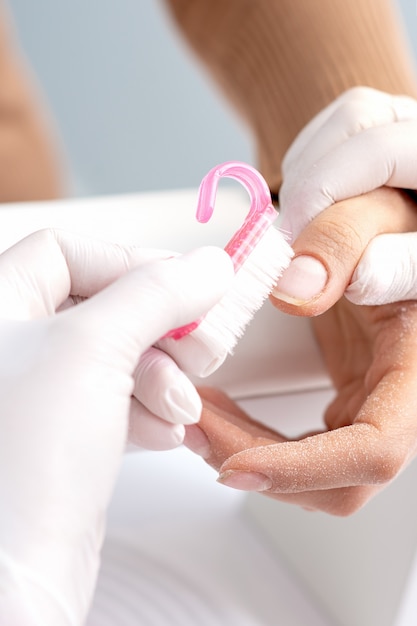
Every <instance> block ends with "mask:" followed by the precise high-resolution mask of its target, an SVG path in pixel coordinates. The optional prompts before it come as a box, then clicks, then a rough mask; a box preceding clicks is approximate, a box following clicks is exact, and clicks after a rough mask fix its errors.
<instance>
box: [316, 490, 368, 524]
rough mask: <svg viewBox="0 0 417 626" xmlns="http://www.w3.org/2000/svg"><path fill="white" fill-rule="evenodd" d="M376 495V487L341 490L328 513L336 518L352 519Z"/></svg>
mask: <svg viewBox="0 0 417 626" xmlns="http://www.w3.org/2000/svg"><path fill="white" fill-rule="evenodd" d="M374 493H375V488H374V487H346V488H344V489H339V490H338V493H337V496H336V497H335V498H333V499H332V502H331V506H330V507H329V509H328V511H327V512H328V513H330V514H331V515H334V516H336V517H351V516H352V515H354V514H355V513H357V512H358V511H359V510H360V509H361V508H362V507H363V506H364V505H365V504H366V503H367V502H368V501H369V499H370V498H371V497H372V495H373V494H374Z"/></svg>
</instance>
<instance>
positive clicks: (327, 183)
mask: <svg viewBox="0 0 417 626" xmlns="http://www.w3.org/2000/svg"><path fill="white" fill-rule="evenodd" d="M384 185H386V186H390V187H398V188H404V189H417V102H416V101H415V100H414V99H412V98H409V97H407V96H392V95H389V94H386V93H383V92H379V91H376V90H374V89H370V88H366V87H357V88H353V89H350V90H348V91H347V92H345V93H344V94H343V95H341V96H340V97H339V98H337V99H336V100H335V101H334V102H333V103H332V104H330V105H329V106H328V107H326V108H325V109H324V110H323V111H322V112H321V113H319V114H318V115H317V116H316V117H315V118H313V120H312V121H311V122H310V123H309V124H308V125H307V126H306V127H305V128H304V129H303V130H302V131H301V133H300V134H299V135H298V137H297V138H296V139H295V141H294V142H293V144H292V145H291V147H290V149H289V150H288V152H287V154H286V156H285V158H284V161H283V184H282V187H281V191H280V207H281V211H282V215H283V218H282V222H281V227H282V229H283V230H286V231H288V232H289V233H290V234H291V236H292V239H293V240H294V239H295V238H296V237H297V236H298V235H299V234H300V233H301V231H302V230H303V229H304V228H305V227H306V226H307V225H308V224H309V223H310V222H311V220H313V219H314V218H315V217H316V216H317V215H319V213H321V212H322V211H323V210H325V209H326V208H328V207H330V206H331V205H332V204H334V203H335V202H338V201H340V200H345V199H347V198H352V197H354V196H359V195H360V194H363V193H366V192H368V191H372V190H374V189H377V188H379V187H382V186H384ZM416 275H417V235H416V234H414V233H410V234H408V233H407V234H387V235H379V236H377V237H375V238H374V239H373V241H372V242H371V244H370V245H369V246H368V248H367V250H366V252H365V254H364V255H363V257H362V259H361V261H360V263H359V265H358V267H357V270H356V272H355V274H354V275H353V278H352V281H351V284H350V285H349V287H348V289H347V291H346V296H347V297H348V298H349V299H350V300H351V301H353V302H355V303H356V304H383V303H387V302H394V301H397V300H403V299H408V298H416V297H417V281H416Z"/></svg>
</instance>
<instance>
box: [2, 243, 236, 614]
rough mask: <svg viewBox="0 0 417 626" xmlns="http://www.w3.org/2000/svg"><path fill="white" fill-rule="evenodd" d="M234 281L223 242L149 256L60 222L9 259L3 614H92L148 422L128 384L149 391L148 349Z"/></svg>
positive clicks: (5, 257)
mask: <svg viewBox="0 0 417 626" xmlns="http://www.w3.org/2000/svg"><path fill="white" fill-rule="evenodd" d="M151 256H152V255H151ZM146 257H147V258H146ZM144 259H145V260H146V262H145V263H144ZM131 268H135V269H131ZM128 270H131V271H128ZM232 278H233V268H232V264H231V261H230V259H229V257H228V256H227V254H226V253H225V252H223V251H222V250H220V249H217V248H203V249H200V250H197V251H195V252H193V253H190V254H187V255H184V256H181V257H178V258H171V259H168V260H159V261H149V255H147V254H144V253H143V252H141V251H140V250H134V249H131V248H129V249H123V248H121V247H120V246H115V245H111V244H105V243H101V242H92V241H90V240H86V239H82V238H78V237H74V236H70V235H68V234H65V233H62V232H60V231H58V232H57V231H41V232H39V233H36V234H34V235H32V236H30V237H28V238H26V239H25V240H23V241H22V242H20V243H18V244H17V245H16V246H14V247H13V248H11V249H10V250H8V251H6V252H5V253H4V254H2V255H1V256H0V406H1V413H0V433H1V436H0V463H1V473H0V507H1V511H0V623H1V624H2V625H3V624H4V625H6V624H7V625H9V624H10V626H11V625H13V626H14V625H16V626H35V625H36V626H64V625H65V626H69V625H71V626H80V625H81V624H82V623H83V620H84V619H85V616H86V612H87V610H88V607H89V604H90V601H91V598H92V594H93V590H94V585H95V580H96V575H97V570H98V567H99V553H100V547H101V543H102V538H103V530H104V523H105V513H106V508H107V506H108V503H109V499H110V497H111V493H112V489H113V485H114V482H115V479H116V475H117V471H118V468H119V464H120V459H121V455H122V454H123V451H124V448H125V443H126V438H127V432H128V423H129V418H130V419H131V420H133V422H134V423H136V422H137V421H138V420H140V419H142V415H141V409H139V408H138V400H137V399H136V398H135V397H134V396H133V395H132V394H133V393H137V394H138V395H139V397H140V399H142V400H144V401H148V400H149V398H150V395H151V394H150V393H148V392H146V393H144V394H143V395H142V391H143V390H142V391H141V389H140V388H141V383H140V381H139V382H138V379H141V375H140V374H138V369H137V365H138V362H139V359H140V356H141V355H143V354H144V353H146V351H147V350H148V349H149V348H150V346H151V345H152V344H153V343H154V342H155V341H156V340H157V339H158V338H159V337H161V336H162V335H163V334H164V333H166V332H167V331H168V330H170V329H171V328H175V327H178V326H181V325H183V324H186V323H189V322H191V321H193V320H194V319H196V318H198V317H199V316H200V315H202V314H204V313H206V312H207V310H208V309H209V308H210V307H211V306H213V305H214V304H215V303H216V302H217V300H218V299H220V298H221V297H222V296H223V294H224V291H225V289H226V288H227V286H228V284H229V282H230V281H231V280H232ZM73 296H75V297H76V298H77V299H84V298H87V299H86V300H85V301H83V302H81V303H80V304H78V305H77V306H72V307H71V306H69V305H70V304H71V299H72V297H73ZM147 358H148V357H147ZM144 369H145V370H146V367H145V368H144ZM135 371H136V374H135ZM155 372H156V376H157V377H158V376H159V371H158V368H156V370H155ZM175 375H176V374H175ZM168 378H169V376H168ZM147 384H149V385H151V384H152V385H153V384H154V383H153V380H151V379H150V378H148V380H147ZM158 384H159V383H158ZM138 385H139V391H138ZM145 386H146V385H145ZM149 401H150V402H151V403H152V401H153V400H149ZM180 403H181V402H180ZM162 404H163V403H162ZM167 404H168V405H169V406H170V402H169V398H168V399H167ZM158 406H161V405H159V404H158ZM151 410H154V408H153V407H152V406H151ZM169 412H170V409H169V410H168V413H169Z"/></svg>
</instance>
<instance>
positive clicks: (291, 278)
mask: <svg viewBox="0 0 417 626" xmlns="http://www.w3.org/2000/svg"><path fill="white" fill-rule="evenodd" d="M327 278H328V276H327V270H326V268H325V267H324V265H323V264H322V263H321V262H320V261H319V260H318V259H315V258H314V257H312V256H307V255H301V256H297V257H295V258H294V259H293V260H292V261H291V263H290V265H289V266H288V268H287V269H286V270H285V271H284V273H283V275H282V276H281V278H280V279H279V281H278V282H277V284H276V286H275V288H274V289H273V291H272V295H273V296H274V298H277V299H278V300H283V301H284V302H288V303H289V304H294V305H296V306H301V305H303V304H306V303H307V302H310V301H311V300H313V299H314V298H316V297H317V296H319V295H320V294H321V292H322V291H323V289H324V287H325V286H326V283H327Z"/></svg>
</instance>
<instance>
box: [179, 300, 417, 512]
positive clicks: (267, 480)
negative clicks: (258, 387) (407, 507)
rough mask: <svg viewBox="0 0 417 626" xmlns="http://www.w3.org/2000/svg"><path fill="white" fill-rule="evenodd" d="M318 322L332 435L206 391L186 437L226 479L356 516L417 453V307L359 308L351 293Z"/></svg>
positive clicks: (305, 504)
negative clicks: (255, 412)
mask: <svg viewBox="0 0 417 626" xmlns="http://www.w3.org/2000/svg"><path fill="white" fill-rule="evenodd" d="M315 326H316V332H317V336H318V340H319V342H320V346H321V349H322V352H323V355H324V358H325V361H326V364H327V367H328V369H329V372H330V374H331V376H332V378H333V382H334V384H335V387H336V390H337V393H336V397H335V400H334V401H333V402H332V403H331V405H330V406H329V407H328V409H327V411H326V413H325V423H326V430H325V431H324V432H323V433H320V434H306V437H305V438H302V439H300V440H297V441H287V440H286V439H285V438H284V437H282V436H280V435H278V434H276V433H275V432H273V431H271V430H269V429H267V428H265V427H263V426H262V425H260V424H259V423H256V422H254V421H252V420H251V419H250V418H249V417H247V416H246V415H245V414H244V413H243V412H242V411H241V410H240V409H239V408H238V406H237V405H235V404H234V403H233V402H232V401H231V400H230V399H228V398H227V397H226V396H224V394H222V393H221V392H219V391H216V390H210V389H202V390H200V392H201V395H202V397H203V400H204V410H203V415H202V418H201V420H200V422H199V425H198V426H197V425H193V426H187V427H186V430H187V434H186V438H185V442H186V444H187V445H189V447H191V448H192V449H194V450H195V451H196V452H198V453H200V454H202V456H203V457H204V458H205V460H206V461H207V462H208V463H209V464H210V465H212V466H213V467H214V468H215V469H216V470H218V471H219V473H220V479H219V480H220V482H222V483H223V484H225V485H228V486H230V487H235V488H238V489H244V490H250V491H251V490H255V491H262V492H263V493H265V494H266V495H269V496H272V497H275V498H277V499H279V500H282V501H285V502H290V503H294V504H298V505H301V506H303V507H308V508H311V509H317V510H322V511H325V512H328V513H331V514H335V515H348V514H351V513H353V512H355V511H356V510H357V509H358V508H360V507H361V506H362V505H363V504H364V503H365V502H367V501H368V500H369V499H370V498H371V497H372V496H373V495H374V494H375V493H377V491H378V490H380V489H381V488H383V487H384V486H385V485H386V484H388V483H389V482H390V481H391V480H392V479H393V478H395V476H396V475H397V474H398V473H399V472H400V471H401V470H402V469H403V468H405V467H406V466H407V464H408V463H410V461H411V460H412V459H413V458H414V456H415V454H416V451H417V420H416V417H415V412H416V406H417V387H416V384H415V381H416V378H417V359H416V358H415V355H416V353H417V304H416V303H412V302H409V303H405V304H391V305H384V306H380V307H364V306H362V307H358V306H356V305H353V304H351V303H350V302H348V301H347V300H346V299H343V300H341V301H340V302H338V303H337V304H336V305H335V306H334V307H333V308H332V309H331V310H330V311H329V312H328V313H326V314H325V315H322V316H320V317H318V318H316V319H315ZM294 418H296V416H294ZM279 419H280V416H279V415H278V414H277V416H276V424H277V428H279Z"/></svg>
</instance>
